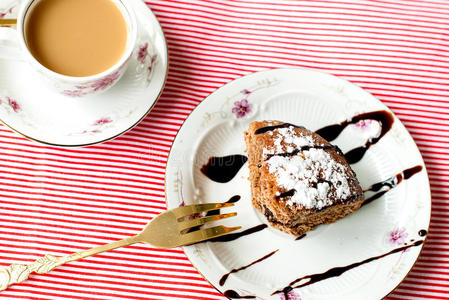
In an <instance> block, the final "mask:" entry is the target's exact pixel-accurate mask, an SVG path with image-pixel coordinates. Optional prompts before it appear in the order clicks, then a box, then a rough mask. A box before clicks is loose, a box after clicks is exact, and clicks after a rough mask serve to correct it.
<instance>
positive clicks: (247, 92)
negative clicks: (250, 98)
mask: <svg viewBox="0 0 449 300" xmlns="http://www.w3.org/2000/svg"><path fill="white" fill-rule="evenodd" d="M240 92H241V93H242V94H243V95H249V94H251V93H252V92H251V91H250V90H247V89H243V90H241V91H240Z"/></svg>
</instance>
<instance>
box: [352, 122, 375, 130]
mask: <svg viewBox="0 0 449 300" xmlns="http://www.w3.org/2000/svg"><path fill="white" fill-rule="evenodd" d="M371 123H373V120H360V121H358V122H357V123H355V124H354V125H355V126H356V127H358V128H360V129H366V128H368V127H369V126H370V125H371Z"/></svg>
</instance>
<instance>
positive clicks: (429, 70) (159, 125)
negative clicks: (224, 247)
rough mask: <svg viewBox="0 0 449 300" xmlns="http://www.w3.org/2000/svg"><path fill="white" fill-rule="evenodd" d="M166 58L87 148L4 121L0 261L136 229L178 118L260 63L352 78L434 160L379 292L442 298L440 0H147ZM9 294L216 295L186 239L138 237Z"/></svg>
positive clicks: (444, 12)
mask: <svg viewBox="0 0 449 300" xmlns="http://www.w3.org/2000/svg"><path fill="white" fill-rule="evenodd" d="M147 4H148V5H149V7H150V8H151V9H152V10H153V12H154V13H155V14H156V16H157V17H158V19H159V21H160V22H161V24H162V27H163V29H164V32H165V34H166V37H167V42H168V47H169V56H170V70H169V77H168V81H167V85H166V88H165V90H164V93H163V94H162V97H161V99H160V100H159V102H158V104H157V105H156V107H155V108H154V110H153V111H152V112H151V113H150V115H149V116H148V117H147V118H145V120H144V121H143V122H141V123H140V124H139V125H138V126H137V127H136V128H135V129H133V130H132V131H130V132H128V133H127V134H125V135H124V136H121V137H119V138H117V139H115V140H113V141H110V142H107V143H104V144H102V145H98V146H91V147H88V148H82V149H57V148H52V147H45V146H40V145H36V144H34V143H32V142H29V141H27V140H25V139H24V138H22V137H20V136H18V135H16V134H14V133H12V132H11V131H9V130H8V129H7V128H6V127H4V126H0V182H1V184H0V198H1V201H0V228H1V229H0V265H9V264H11V263H29V262H31V261H33V260H35V259H36V258H38V257H40V256H42V255H44V254H47V253H52V254H55V255H64V254H68V253H71V252H75V251H79V250H82V249H86V248H89V247H93V246H97V245H101V244H104V243H108V242H111V241H114V240H117V239H121V238H124V237H127V236H129V235H131V234H135V233H137V232H138V231H139V230H140V229H141V228H142V226H143V225H144V224H146V222H147V221H148V220H149V219H151V218H152V217H154V216H155V215H156V214H158V213H160V212H161V211H163V210H164V209H165V201H164V171H165V163H166V160H167V156H168V152H169V149H170V145H171V143H172V141H173V139H174V137H175V135H176V132H177V130H178V129H179V127H180V126H181V124H182V122H183V120H184V119H185V118H186V117H187V115H188V114H189V113H190V111H192V109H193V108H194V107H195V106H196V105H197V104H198V103H200V102H201V100H202V99H204V98H205V97H206V96H207V95H208V94H210V93H211V92H213V91H214V90H215V89H216V88H218V87H220V86H221V85H223V84H225V83H227V82H229V81H230V80H232V79H235V78H237V77H239V76H242V75H244V74H248V73H251V72H255V71H259V70H262V69H267V68H279V67H308V68H314V69H318V70H322V71H325V72H329V73H332V74H335V75H337V76H340V77H343V78H345V79H348V80H350V81H352V82H354V83H356V84H358V85H360V86H361V87H363V88H364V89H366V90H367V91H369V92H371V93H372V94H373V95H374V96H376V97H377V98H379V99H380V100H381V101H382V102H384V103H385V104H386V105H388V106H389V107H390V108H391V109H392V110H393V111H394V112H395V113H396V115H397V116H398V117H399V118H400V119H401V120H402V121H403V123H404V124H405V125H406V127H407V128H408V130H409V131H410V132H411V134H412V135H413V137H414V138H415V141H416V143H417V144H418V146H419V148H420V150H421V152H422V154H423V157H424V159H425V162H426V166H427V168H428V171H429V176H430V180H431V187H432V196H433V212H432V222H431V227H430V232H429V236H428V242H427V244H426V246H425V247H424V250H423V253H422V256H421V258H420V259H419V261H418V262H417V264H416V266H415V267H414V269H413V270H412V272H411V273H410V275H409V276H408V277H407V279H406V280H405V281H404V282H403V283H402V284H401V285H400V286H399V287H398V288H397V289H396V290H395V291H394V292H393V293H392V294H391V295H390V296H389V297H388V299H449V283H448V282H449V100H448V99H449V1H447V0H428V1H427V0H423V1H418V0H409V1H408V0H369V1H349V0H320V1H288V0H284V1H278V0H263V1H256V0H221V1H218V0H201V1H200V0H190V1H187V0H169V1H167V0H155V1H151V2H148V3H147ZM0 298H6V299H16V298H17V299H18V298H27V299H29V298H34V299H49V298H52V299H57V298H59V299H66V298H71V299H125V298H126V299H224V297H223V296H221V295H220V294H219V293H218V292H216V291H215V289H214V288H212V287H211V286H210V285H209V284H208V283H207V282H206V281H205V280H204V279H203V278H202V277H201V275H199V274H198V272H197V271H196V270H195V268H194V267H193V266H192V265H191V264H190V263H189V261H188V260H187V258H186V257H185V255H184V254H183V252H182V250H180V249H172V250H157V249H152V248H150V247H148V246H145V245H135V246H130V247H126V248H122V249H119V250H116V251H112V252H107V253H104V254H101V255H97V256H95V257H91V258H88V259H85V260H82V261H79V262H75V263H70V264H68V265H66V266H63V267H60V268H57V269H55V270H54V271H53V272H51V273H50V274H48V275H38V276H32V278H31V280H29V281H27V282H25V283H23V284H20V285H15V286H13V287H12V288H10V289H9V290H7V291H5V292H2V293H0Z"/></svg>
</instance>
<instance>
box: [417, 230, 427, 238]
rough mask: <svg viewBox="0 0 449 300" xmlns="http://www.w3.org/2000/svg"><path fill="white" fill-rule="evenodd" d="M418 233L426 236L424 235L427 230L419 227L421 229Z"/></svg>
mask: <svg viewBox="0 0 449 300" xmlns="http://www.w3.org/2000/svg"><path fill="white" fill-rule="evenodd" d="M418 235H419V236H426V235H427V230H425V229H421V230H420V231H419V232H418Z"/></svg>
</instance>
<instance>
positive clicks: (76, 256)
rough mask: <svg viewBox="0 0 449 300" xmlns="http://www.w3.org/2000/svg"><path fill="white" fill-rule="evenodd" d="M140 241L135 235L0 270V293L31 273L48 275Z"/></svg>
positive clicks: (22, 280)
mask: <svg viewBox="0 0 449 300" xmlns="http://www.w3.org/2000/svg"><path fill="white" fill-rule="evenodd" d="M141 241H142V240H141V237H140V235H135V236H132V237H129V238H126V239H123V240H120V241H116V242H112V243H110V244H106V245H101V246H98V247H95V248H91V249H87V250H83V251H80V252H76V253H73V254H70V255H67V256H62V257H60V256H54V255H51V254H47V255H45V256H44V257H41V258H38V259H37V260H36V261H35V262H33V263H31V264H28V265H22V264H11V265H9V266H8V267H3V268H0V291H3V290H6V289H7V288H8V287H9V286H10V285H12V284H15V283H21V282H24V281H25V280H27V279H28V277H29V276H30V274H31V273H33V272H34V273H37V274H45V273H49V272H50V271H51V270H53V269H54V268H56V267H58V266H60V265H63V264H65V263H68V262H71V261H75V260H80V259H83V258H85V257H88V256H92V255H95V254H98V253H102V252H105V251H109V250H113V249H116V248H120V247H124V246H128V245H132V244H136V243H139V242H141Z"/></svg>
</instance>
